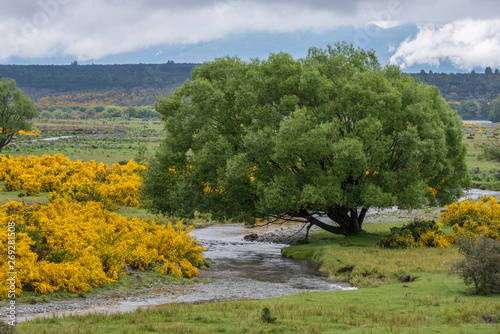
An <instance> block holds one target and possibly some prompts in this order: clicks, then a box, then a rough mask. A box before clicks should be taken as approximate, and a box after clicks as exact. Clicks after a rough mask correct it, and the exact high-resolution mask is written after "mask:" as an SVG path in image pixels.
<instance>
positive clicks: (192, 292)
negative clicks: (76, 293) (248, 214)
mask: <svg viewBox="0 0 500 334" xmlns="http://www.w3.org/2000/svg"><path fill="white" fill-rule="evenodd" d="M264 231H265V230H263V229H261V230H256V229H247V228H245V227H244V226H243V225H242V224H223V225H222V224H220V225H213V226H210V227H207V228H204V229H197V230H194V231H193V232H192V234H194V235H196V236H197V239H198V240H199V241H200V242H201V243H202V244H203V245H204V247H205V248H206V249H207V250H206V251H205V253H204V256H205V257H209V258H211V259H212V260H214V261H215V263H214V264H213V266H212V268H211V271H210V276H211V279H210V281H208V282H203V283H198V284H194V285H189V286H182V287H178V288H170V289H168V290H167V289H165V290H153V291H147V292H141V293H138V294H127V295H117V296H116V298H106V299H103V300H102V301H96V302H95V303H94V302H90V301H85V302H83V301H82V303H83V304H84V305H81V303H80V304H78V303H79V301H78V300H72V301H71V300H70V301H61V302H57V303H56V302H51V303H52V306H50V307H51V309H47V308H48V307H49V306H48V305H44V304H43V303H42V304H40V303H38V304H36V305H29V304H24V305H18V308H17V311H18V312H17V321H24V320H29V319H33V318H36V317H51V316H53V315H58V316H61V315H69V314H84V313H90V312H102V313H114V312H127V311H132V310H134V309H137V308H139V307H144V306H153V305H163V304H169V303H179V302H202V301H219V300H234V299H247V298H248V299H263V298H271V297H278V296H285V295H291V294H297V293H301V292H303V291H332V290H352V289H354V288H352V287H350V286H349V285H348V284H346V283H343V282H339V281H336V280H332V279H328V278H326V277H324V276H323V275H321V274H320V273H319V271H318V267H317V265H316V264H314V263H312V262H310V261H307V260H293V259H289V258H285V257H282V256H281V248H283V247H285V246H286V245H282V244H270V243H259V242H249V241H244V240H243V236H244V235H246V234H250V233H261V232H264ZM89 302H90V303H89ZM72 303H73V304H72ZM85 303H88V304H85Z"/></svg>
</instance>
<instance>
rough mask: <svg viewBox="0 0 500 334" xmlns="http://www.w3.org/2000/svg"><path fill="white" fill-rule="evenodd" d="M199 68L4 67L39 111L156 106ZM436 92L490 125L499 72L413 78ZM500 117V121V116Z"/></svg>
mask: <svg viewBox="0 0 500 334" xmlns="http://www.w3.org/2000/svg"><path fill="white" fill-rule="evenodd" d="M196 65H197V64H192V63H174V62H173V61H168V62H167V63H165V64H121V65H78V64H77V63H76V62H74V63H73V64H71V65H0V78H5V77H6V78H14V79H15V80H16V82H17V85H18V87H19V88H21V89H22V90H23V91H24V92H25V93H26V94H27V95H28V96H29V97H31V98H32V99H33V100H34V101H35V102H36V104H37V105H38V106H39V107H40V108H47V107H49V106H55V107H59V108H61V107H72V108H77V107H81V106H84V107H94V106H96V105H117V106H123V107H124V106H152V105H153V104H154V102H155V101H156V99H157V98H158V97H159V96H161V95H168V94H170V93H171V92H172V91H173V90H174V89H175V88H176V87H178V86H180V85H181V84H182V83H183V82H184V81H185V80H186V79H188V78H189V77H190V75H191V71H192V69H193V68H194V66H196ZM411 75H412V76H413V77H415V78H417V79H418V80H420V81H421V82H423V83H426V84H430V85H435V86H437V87H438V88H439V89H440V91H441V94H442V95H443V96H444V98H445V99H446V100H447V101H448V102H451V106H452V107H453V108H454V109H455V110H457V111H458V112H459V113H460V114H461V115H462V117H464V119H488V118H489V112H490V108H489V104H490V102H492V101H493V100H495V99H496V98H497V97H498V96H499V95H500V74H499V73H498V70H495V71H492V70H491V69H490V70H488V69H487V70H486V71H485V73H484V74H483V73H481V74H479V73H475V72H472V73H467V74H447V73H425V72H424V71H422V72H421V73H415V74H411ZM499 117H500V115H499Z"/></svg>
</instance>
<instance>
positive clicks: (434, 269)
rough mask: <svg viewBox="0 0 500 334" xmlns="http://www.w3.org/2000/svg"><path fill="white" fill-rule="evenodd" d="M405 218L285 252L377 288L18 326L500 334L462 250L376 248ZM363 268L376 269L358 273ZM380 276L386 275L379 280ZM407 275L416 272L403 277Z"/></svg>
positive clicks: (320, 236)
mask: <svg viewBox="0 0 500 334" xmlns="http://www.w3.org/2000/svg"><path fill="white" fill-rule="evenodd" d="M401 224H402V223H388V224H366V225H365V230H366V231H367V232H366V233H363V234H361V235H358V236H355V237H349V238H345V237H339V236H334V235H329V234H328V233H326V232H320V233H316V234H314V235H313V239H316V240H318V241H313V242H310V243H308V244H303V245H297V246H292V247H288V248H286V249H284V251H283V253H284V254H286V255H287V256H293V257H296V258H313V259H315V260H316V261H319V262H321V263H322V271H324V272H326V273H327V274H329V275H330V276H337V277H341V278H344V279H350V280H351V282H353V283H355V282H354V281H355V280H356V279H358V278H359V277H358V276H361V277H363V279H364V280H361V281H359V283H360V285H365V286H371V288H360V289H359V290H356V291H332V292H309V293H302V294H298V295H293V296H286V297H280V298H272V299H265V300H257V301H253V300H240V301H230V302H214V303H198V304H171V305H163V306H158V307H151V308H147V309H139V310H137V311H135V312H131V313H125V314H111V315H96V314H91V315H83V316H73V317H66V318H50V319H45V320H42V319H37V320H32V321H29V322H26V323H20V324H18V328H19V330H21V331H22V332H23V333H41V332H44V333H82V332H83V333H146V332H151V333H156V332H157V333H337V332H346V333H498V332H499V331H500V324H499V323H496V324H487V323H485V322H484V321H483V320H482V318H481V317H482V315H483V314H487V315H490V316H494V317H496V318H497V319H498V318H500V299H499V297H498V295H487V296H479V295H470V296H468V295H465V292H466V291H468V290H469V288H467V287H466V286H465V285H464V284H463V282H462V281H461V279H459V278H458V277H457V276H450V275H448V274H447V272H448V269H449V263H450V261H453V260H454V259H457V258H458V257H459V254H458V250H457V249H456V248H449V249H428V248H422V249H413V250H394V249H379V248H377V247H376V246H375V244H376V243H377V242H378V240H380V238H381V237H382V236H383V235H385V234H387V233H388V231H389V228H390V227H392V226H400V225H401ZM345 265H353V266H355V269H354V270H353V272H352V275H350V276H349V277H346V276H344V277H343V276H342V275H339V274H337V271H338V268H339V266H340V267H341V266H345ZM356 270H359V272H360V273H366V272H368V271H369V272H370V275H368V276H363V275H357V273H356ZM381 275H383V276H385V277H384V278H377V276H381ZM402 275H410V276H411V277H417V278H416V280H415V281H414V282H409V283H400V282H399V281H398V278H399V277H400V276H402ZM374 282H378V283H377V284H373V283H374ZM368 283H370V284H368ZM375 287H376V288H375ZM264 307H269V308H270V310H271V316H272V317H276V318H277V320H276V322H274V323H266V322H264V321H262V320H261V314H262V309H263V308H264ZM83 328H85V330H83Z"/></svg>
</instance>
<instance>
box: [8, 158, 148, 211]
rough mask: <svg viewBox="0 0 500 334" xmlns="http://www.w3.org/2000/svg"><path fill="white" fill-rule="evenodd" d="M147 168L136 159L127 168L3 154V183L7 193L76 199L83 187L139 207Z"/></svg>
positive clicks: (66, 159) (116, 165)
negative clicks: (17, 192) (139, 195)
mask: <svg viewBox="0 0 500 334" xmlns="http://www.w3.org/2000/svg"><path fill="white" fill-rule="evenodd" d="M145 169H146V166H144V165H139V164H137V163H135V162H134V161H133V160H131V161H129V162H128V163H127V164H126V165H124V166H122V165H120V164H114V165H113V166H111V167H109V166H108V165H106V164H103V163H99V164H97V163H95V162H94V161H93V160H91V161H90V162H82V161H81V160H77V161H71V160H70V159H68V158H66V157H64V155H62V154H55V155H53V156H50V155H47V154H45V155H43V156H42V157H37V156H33V155H30V156H28V157H27V158H26V157H24V156H20V157H19V158H13V157H11V156H8V157H6V156H4V155H2V154H0V180H3V181H4V190H7V191H16V190H20V189H23V190H24V191H26V194H28V195H31V194H39V193H40V192H42V191H45V192H52V191H55V192H57V193H58V194H60V195H62V196H65V195H69V196H70V197H72V198H74V196H75V192H77V190H78V189H79V188H81V187H83V186H88V187H91V188H94V189H96V190H97V191H99V192H100V193H102V194H104V195H105V196H106V197H107V198H108V199H109V200H110V201H111V202H113V203H115V204H123V205H126V206H137V205H138V204H139V199H138V190H139V187H140V186H141V184H142V181H143V178H142V176H141V172H142V171H144V170H145Z"/></svg>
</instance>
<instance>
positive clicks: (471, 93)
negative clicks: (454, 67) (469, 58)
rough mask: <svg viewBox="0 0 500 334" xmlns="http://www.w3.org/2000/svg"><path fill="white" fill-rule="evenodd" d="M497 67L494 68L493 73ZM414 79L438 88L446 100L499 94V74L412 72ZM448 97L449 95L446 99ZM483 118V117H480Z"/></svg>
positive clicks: (479, 98) (493, 97)
mask: <svg viewBox="0 0 500 334" xmlns="http://www.w3.org/2000/svg"><path fill="white" fill-rule="evenodd" d="M496 73H498V69H497V70H495V74H496ZM412 76H413V77H414V78H416V79H419V80H420V81H421V82H422V83H425V84H428V85H434V86H437V87H438V88H439V90H440V91H441V93H442V94H443V96H445V97H446V98H447V101H450V102H457V101H463V100H474V101H477V100H486V101H492V100H494V99H495V98H496V97H497V96H498V94H500V76H498V75H487V74H482V73H481V74H478V73H475V74H472V73H432V74H431V73H429V74H425V73H424V74H422V73H420V74H412ZM448 97H451V98H450V99H449V100H448ZM480 119H485V118H480Z"/></svg>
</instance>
